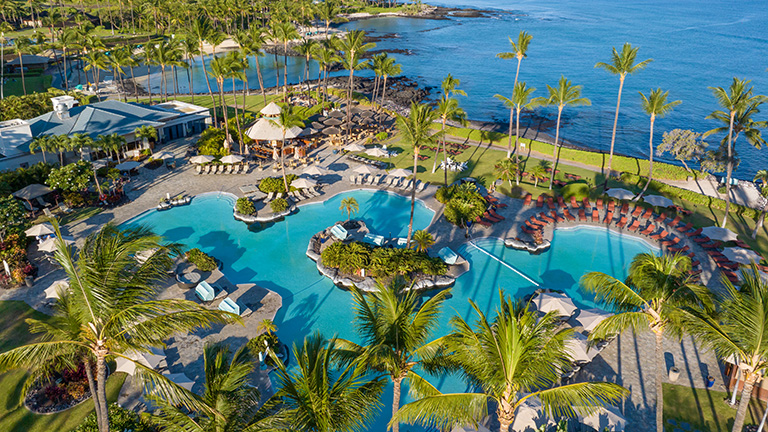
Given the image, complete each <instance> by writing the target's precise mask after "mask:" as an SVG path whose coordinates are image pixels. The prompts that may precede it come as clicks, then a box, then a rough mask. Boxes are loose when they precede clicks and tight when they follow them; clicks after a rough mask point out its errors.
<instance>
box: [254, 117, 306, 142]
mask: <svg viewBox="0 0 768 432" xmlns="http://www.w3.org/2000/svg"><path fill="white" fill-rule="evenodd" d="M273 121H274V122H275V123H277V124H278V125H279V124H280V119H268V118H260V119H259V120H258V121H257V122H256V123H254V125H253V126H251V127H250V128H248V130H246V131H245V133H246V135H248V136H249V137H250V138H251V139H255V140H261V141H280V140H282V139H283V130H282V128H281V127H280V126H278V125H275V124H273V123H272V122H273ZM301 131H302V129H301V128H300V127H296V126H294V127H292V128H289V129H287V130H286V131H285V139H292V138H296V137H297V136H299V134H300V133H301Z"/></svg>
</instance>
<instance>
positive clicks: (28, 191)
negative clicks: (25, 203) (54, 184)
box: [13, 183, 51, 200]
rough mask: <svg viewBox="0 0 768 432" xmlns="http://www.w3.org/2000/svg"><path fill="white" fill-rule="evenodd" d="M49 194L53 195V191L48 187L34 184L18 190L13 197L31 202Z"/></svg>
mask: <svg viewBox="0 0 768 432" xmlns="http://www.w3.org/2000/svg"><path fill="white" fill-rule="evenodd" d="M49 193H51V189H50V188H49V187H48V186H44V185H41V184H37V183H34V184H31V185H29V186H25V187H23V188H21V189H19V190H17V191H16V192H14V193H13V196H15V197H16V198H21V199H25V200H31V199H35V198H37V197H41V196H43V195H45V194H49Z"/></svg>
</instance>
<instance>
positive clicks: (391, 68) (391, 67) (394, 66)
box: [379, 57, 403, 108]
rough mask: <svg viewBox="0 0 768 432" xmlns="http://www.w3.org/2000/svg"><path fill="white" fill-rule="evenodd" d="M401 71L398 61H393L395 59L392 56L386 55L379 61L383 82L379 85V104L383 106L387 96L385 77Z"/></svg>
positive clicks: (395, 74)
mask: <svg viewBox="0 0 768 432" xmlns="http://www.w3.org/2000/svg"><path fill="white" fill-rule="evenodd" d="M402 72H403V67H402V65H401V64H400V63H395V59H394V58H392V57H386V58H384V59H383V60H382V62H381V67H380V68H379V73H380V74H381V77H382V78H384V83H382V85H381V98H380V100H379V106H380V107H382V108H383V107H384V103H385V102H386V96H387V79H389V77H391V76H397V75H400V74H401V73H402Z"/></svg>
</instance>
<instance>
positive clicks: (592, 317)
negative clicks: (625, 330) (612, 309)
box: [575, 309, 613, 332]
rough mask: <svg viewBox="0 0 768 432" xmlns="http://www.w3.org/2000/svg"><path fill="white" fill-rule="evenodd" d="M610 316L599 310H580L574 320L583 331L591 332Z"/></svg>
mask: <svg viewBox="0 0 768 432" xmlns="http://www.w3.org/2000/svg"><path fill="white" fill-rule="evenodd" d="M611 315H613V314H611V313H609V312H606V311H604V310H601V309H582V310H581V311H579V316H578V317H576V319H575V320H576V322H578V323H579V324H581V326H582V327H584V330H586V331H588V332H591V331H593V330H594V329H595V327H597V325H598V324H600V323H601V322H603V320H604V319H606V318H608V317H609V316H611Z"/></svg>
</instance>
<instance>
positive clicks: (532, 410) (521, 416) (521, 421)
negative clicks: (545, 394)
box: [511, 396, 554, 432]
mask: <svg viewBox="0 0 768 432" xmlns="http://www.w3.org/2000/svg"><path fill="white" fill-rule="evenodd" d="M552 424H554V422H553V421H552V420H550V419H549V418H548V417H547V414H546V412H545V411H544V407H543V406H542V404H541V400H539V398H538V397H536V396H533V397H530V398H528V399H526V400H525V402H523V403H522V404H520V406H519V407H517V411H515V419H514V420H513V421H512V428H511V429H512V430H513V431H524V432H536V431H538V430H539V428H540V427H541V426H544V425H552Z"/></svg>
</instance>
